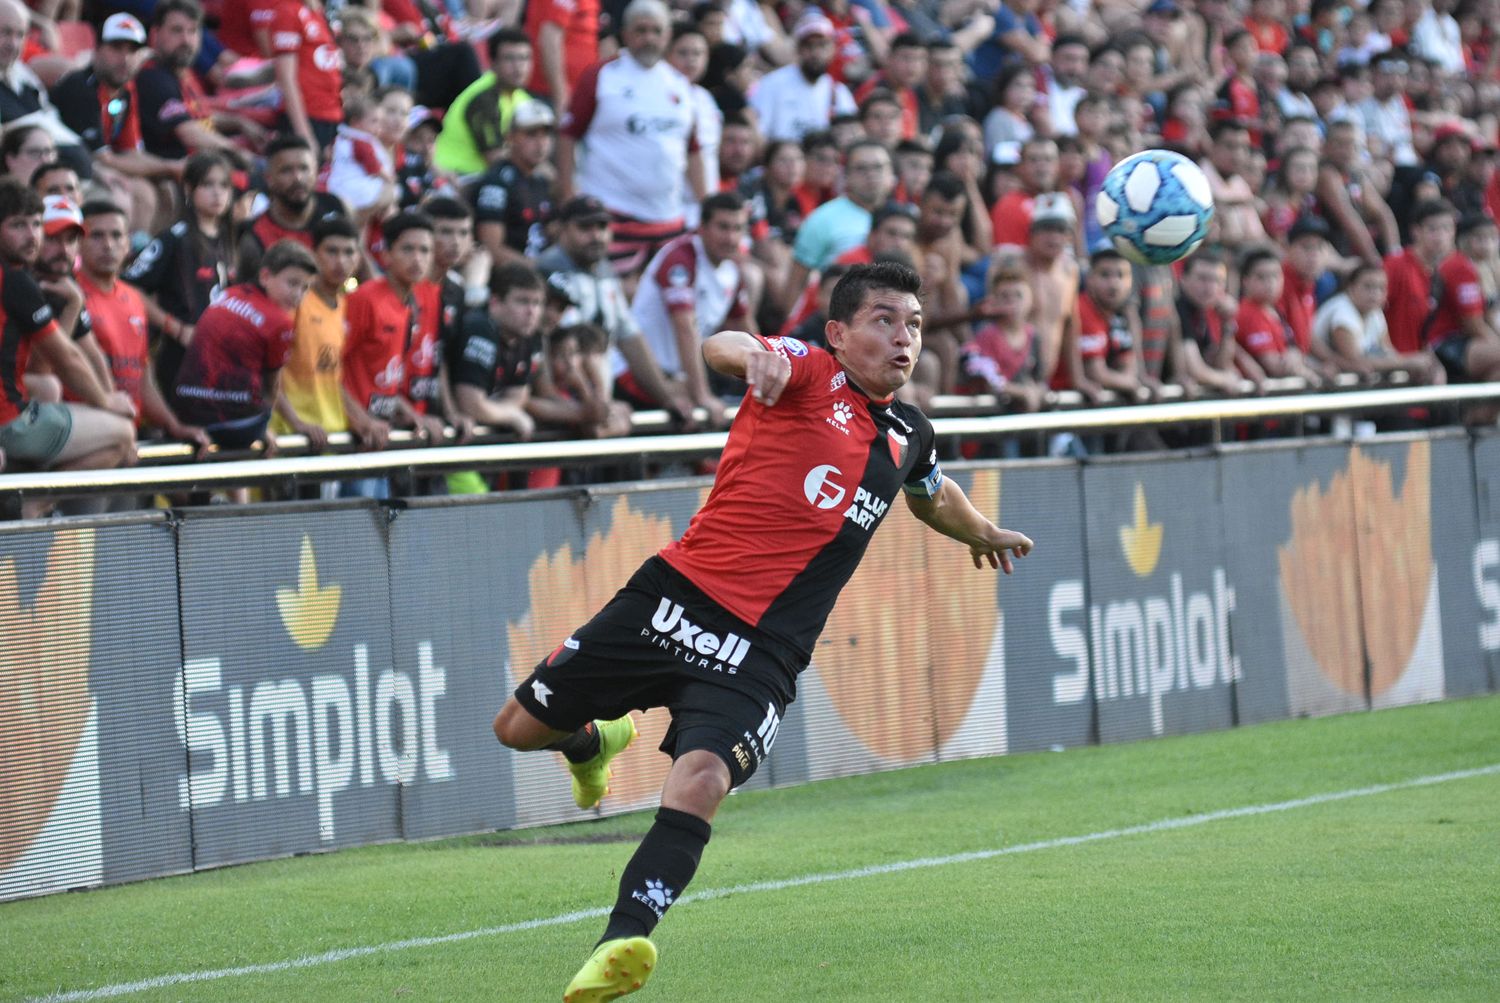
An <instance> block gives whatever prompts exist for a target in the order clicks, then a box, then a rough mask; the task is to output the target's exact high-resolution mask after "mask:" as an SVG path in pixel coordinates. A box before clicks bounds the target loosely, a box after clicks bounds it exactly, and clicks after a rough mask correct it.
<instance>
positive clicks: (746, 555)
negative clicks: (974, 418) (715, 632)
mask: <svg viewBox="0 0 1500 1003" xmlns="http://www.w3.org/2000/svg"><path fill="white" fill-rule="evenodd" d="M759 340H760V341H761V343H762V344H764V345H765V346H766V347H767V348H769V349H771V350H773V351H776V352H779V353H780V354H782V355H783V356H785V357H786V358H787V360H788V361H789V362H791V366H792V375H791V379H790V381H789V382H788V383H787V387H786V389H785V390H784V391H783V392H782V395H781V397H780V399H778V400H777V401H776V403H775V404H774V405H772V406H770V407H766V406H765V405H763V404H760V403H758V402H757V401H755V399H754V398H753V397H752V396H748V395H747V396H746V397H745V399H744V402H743V403H742V404H741V406H740V411H739V415H738V416H737V417H736V418H735V421H734V425H733V427H732V428H731V429H730V430H729V442H728V444H727V445H726V447H725V450H724V453H723V455H722V457H721V458H720V460H719V472H718V477H717V479H716V480H715V481H714V487H713V491H712V492H710V494H709V496H708V501H707V502H705V503H704V506H703V508H702V509H701V510H700V511H699V512H698V514H697V515H696V516H694V517H693V521H692V523H691V524H690V525H689V526H688V529H687V532H686V533H684V534H683V536H682V539H680V540H678V541H677V542H675V543H673V544H671V545H669V546H668V547H667V548H666V549H664V550H663V551H662V552H661V556H662V557H663V558H664V559H665V560H666V561H667V562H668V563H669V564H671V565H672V566H673V567H674V568H676V569H677V570H678V571H680V572H681V573H682V574H683V575H685V576H686V577H687V578H688V579H689V580H690V581H691V582H692V583H693V584H694V585H696V586H697V587H698V588H700V589H702V590H703V592H704V593H705V594H707V595H708V597H709V598H711V599H713V600H714V601H715V602H717V603H718V604H719V605H721V606H723V607H724V608H725V609H726V610H728V611H729V612H731V613H733V614H734V615H735V616H737V617H739V618H740V619H742V620H744V621H745V622H746V623H748V624H751V625H752V626H754V627H756V628H757V629H758V630H760V631H761V632H763V633H764V634H766V635H767V636H769V637H771V638H773V639H775V640H777V641H779V642H782V643H784V644H787V645H790V646H792V647H793V648H795V649H796V650H797V651H799V652H801V653H802V654H803V655H805V656H808V657H810V656H811V654H812V648H813V644H814V643H815V642H816V641H817V638H818V635H819V634H820V633H821V632H822V630H823V624H824V622H825V621H827V619H828V614H829V613H830V612H831V611H832V610H833V604H834V601H835V600H837V599H838V595H839V591H840V590H841V589H843V587H844V585H845V583H847V582H848V581H849V578H850V577H851V576H852V575H853V574H854V569H855V568H856V567H858V565H859V562H860V559H861V558H862V557H863V556H864V553H865V548H866V547H868V546H869V543H870V536H871V534H872V533H874V532H875V529H876V527H877V526H879V525H880V522H881V520H882V519H883V518H885V515H886V513H887V512H888V511H889V510H890V506H891V503H892V502H893V501H894V500H895V498H896V495H897V493H898V492H899V491H900V490H901V489H902V488H903V487H904V488H905V489H906V490H907V491H909V492H911V493H913V494H917V495H921V496H924V497H928V496H932V495H935V494H936V493H937V490H938V487H939V486H940V485H941V483H942V473H941V472H940V471H939V469H938V464H937V450H936V448H935V446H934V438H933V431H932V423H931V422H929V421H928V420H927V417H926V416H925V415H923V414H922V412H921V411H919V410H917V408H915V407H913V406H911V405H910V404H906V403H903V402H901V401H897V400H894V399H886V400H872V399H871V398H870V397H868V396H866V395H865V394H864V393H863V392H861V391H860V390H859V388H858V387H856V386H855V385H854V384H853V383H852V382H850V381H849V377H848V374H847V373H846V372H845V370H844V368H843V366H842V365H840V364H839V362H838V361H837V360H836V359H835V358H834V357H833V356H831V355H829V354H828V353H827V352H825V351H823V350H822V349H820V348H815V347H811V346H808V345H806V344H804V343H803V342H801V341H798V340H797V339H795V338H760V339H759Z"/></svg>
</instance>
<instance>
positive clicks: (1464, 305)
mask: <svg viewBox="0 0 1500 1003" xmlns="http://www.w3.org/2000/svg"><path fill="white" fill-rule="evenodd" d="M1497 255H1500V230H1497V229H1496V227H1495V221H1494V220H1492V219H1490V218H1489V217H1488V216H1483V215H1478V214H1476V215H1473V216H1466V217H1464V219H1463V221H1462V222H1461V223H1460V224H1459V226H1458V249H1457V250H1455V251H1454V252H1453V253H1452V254H1450V255H1448V257H1447V258H1446V259H1444V261H1443V263H1442V264H1441V265H1439V266H1438V269H1437V274H1436V276H1435V277H1434V278H1433V281H1432V290H1433V298H1434V299H1435V300H1436V301H1437V304H1436V306H1435V307H1434V308H1433V312H1432V316H1431V318H1430V320H1429V322H1428V327H1427V332H1426V334H1427V343H1428V344H1429V345H1430V346H1431V347H1432V351H1433V353H1434V354H1436V355H1437V357H1438V360H1439V361H1440V362H1442V364H1443V368H1444V369H1445V370H1447V373H1448V380H1449V382H1452V383H1469V382H1476V383H1484V382H1488V381H1490V380H1500V332H1497V331H1496V330H1495V325H1494V323H1493V322H1492V321H1491V319H1490V313H1489V306H1490V304H1488V303H1486V302H1485V295H1484V285H1483V283H1482V282H1481V281H1480V278H1479V271H1478V269H1477V268H1475V265H1474V263H1475V261H1492V260H1494V259H1495V258H1496V257H1497ZM1484 416H1485V421H1484V423H1486V424H1488V423H1493V422H1494V420H1495V414H1494V409H1493V408H1491V407H1486V408H1485V409H1484ZM1470 421H1471V422H1475V416H1474V415H1472V414H1471V415H1470ZM1475 423H1477V422H1475Z"/></svg>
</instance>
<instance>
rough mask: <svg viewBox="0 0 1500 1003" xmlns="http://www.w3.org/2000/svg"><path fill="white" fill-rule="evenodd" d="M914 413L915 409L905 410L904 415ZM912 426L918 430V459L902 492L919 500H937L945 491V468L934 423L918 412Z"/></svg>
mask: <svg viewBox="0 0 1500 1003" xmlns="http://www.w3.org/2000/svg"><path fill="white" fill-rule="evenodd" d="M913 411H915V409H914V408H913V409H903V414H905V415H911V414H912V412H913ZM911 425H912V427H913V428H914V429H915V430H916V435H917V457H918V459H917V465H916V466H915V467H913V468H912V471H911V476H910V477H908V478H907V479H906V482H905V483H904V484H902V485H901V490H902V491H905V492H906V493H907V494H909V495H915V496H916V497H918V498H936V497H937V495H938V492H939V491H941V490H942V489H943V468H942V467H941V466H940V465H939V464H938V455H937V434H936V433H935V432H934V431H933V430H932V422H930V421H928V420H927V416H926V415H924V414H922V413H921V412H916V415H915V420H913V421H912V422H911Z"/></svg>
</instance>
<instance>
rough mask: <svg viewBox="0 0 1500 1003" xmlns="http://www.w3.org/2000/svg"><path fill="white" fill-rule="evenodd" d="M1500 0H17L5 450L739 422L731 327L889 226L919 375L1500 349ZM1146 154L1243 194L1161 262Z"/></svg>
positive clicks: (788, 318)
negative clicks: (1143, 233)
mask: <svg viewBox="0 0 1500 1003" xmlns="http://www.w3.org/2000/svg"><path fill="white" fill-rule="evenodd" d="M1497 12H1500V0H1456V2H1455V0H1370V2H1369V3H1368V5H1367V6H1364V5H1361V3H1360V2H1359V0H1004V2H1001V3H996V2H995V0H825V2H824V3H822V4H821V5H814V4H811V3H806V2H801V0H786V2H783V3H779V4H774V3H771V2H769V0H765V2H757V0H698V2H691V3H689V2H685V0H675V2H673V3H671V4H668V3H664V2H662V0H629V2H628V4H627V3H625V2H623V0H527V2H524V3H519V2H516V0H467V2H466V0H379V2H376V0H368V2H366V3H356V2H355V0H344V2H342V3H338V2H335V0H221V2H219V3H213V2H206V3H205V4H204V5H203V6H200V4H199V3H198V0H98V2H93V0H83V2H82V4H81V5H80V0H31V3H30V6H27V5H24V4H23V3H22V2H21V0H0V312H3V332H0V463H3V464H4V465H5V466H6V467H9V468H11V469H17V468H19V469H84V468H97V467H107V466H115V465H120V464H126V463H130V462H132V461H133V459H134V457H135V444H136V443H137V441H138V440H139V439H140V438H142V437H157V438H167V439H173V440H179V441H184V442H189V443H192V444H194V445H196V446H198V447H200V448H207V447H208V446H209V445H210V444H213V445H216V446H218V447H220V448H224V449H237V448H243V447H246V446H248V445H251V444H253V443H255V442H257V441H264V442H266V443H268V444H269V445H272V446H274V434H273V433H297V434H300V435H302V436H305V437H306V439H307V441H308V442H309V444H310V446H311V448H312V449H313V450H315V451H317V450H321V449H323V448H325V447H326V446H327V442H328V437H329V436H330V435H332V434H335V433H339V432H348V433H350V434H351V435H352V436H353V437H354V438H355V439H356V440H357V441H358V443H359V444H360V445H361V446H362V447H363V448H366V449H376V450H378V449H382V448H385V447H386V446H387V444H388V442H389V439H390V434H391V431H392V429H397V428H404V429H409V430H411V431H412V432H413V433H415V434H416V435H417V436H418V437H420V438H423V439H426V440H428V441H430V442H432V443H435V444H436V443H443V442H457V443H463V442H466V441H469V439H470V437H471V436H472V433H473V430H474V428H475V427H476V426H486V427H488V428H491V429H496V430H500V431H502V432H506V433H509V434H512V435H514V436H515V437H517V438H520V439H527V438H530V437H533V436H535V435H537V434H539V431H541V430H544V431H545V432H546V433H547V434H549V435H568V436H579V437H597V436H618V435H625V434H629V432H630V429H631V411H632V409H637V408H652V409H665V410H666V411H667V412H668V413H669V414H670V415H671V416H672V418H673V420H674V422H675V424H676V425H677V426H678V427H680V428H682V429H684V430H692V429H696V428H717V427H723V426H724V424H725V422H726V413H725V412H726V405H728V404H731V403H733V402H734V401H735V400H736V399H737V397H738V393H739V390H740V389H741V388H736V387H734V386H732V385H729V384H727V383H726V382H725V381H723V380H721V379H720V378H719V377H718V376H717V375H716V374H713V373H711V372H709V371H708V370H707V369H706V367H705V366H704V365H703V363H702V357H701V353H700V351H699V344H700V342H701V340H702V339H703V338H704V337H705V336H707V335H708V334H711V333H713V332H714V331H716V330H720V329H723V328H738V329H745V330H750V331H754V332H758V333H761V334H764V335H767V336H780V337H795V338H798V339H801V340H803V341H806V342H809V343H818V342H820V341H821V338H822V328H823V325H824V315H825V312H826V309H827V303H828V296H829V293H830V291H831V288H832V286H833V284H834V283H835V282H836V281H837V279H838V277H839V275H841V274H842V273H843V272H844V271H845V270H847V269H848V268H849V267H850V266H852V265H855V264H859V263H865V262H871V261H879V260H887V259H894V260H901V261H905V262H908V263H910V264H911V265H913V266H914V267H915V268H916V269H917V270H918V271H919V272H920V273H921V275H922V277H923V283H924V287H925V315H926V320H925V330H924V342H925V348H926V352H925V353H924V354H923V356H922V359H921V362H920V365H919V367H918V370H917V373H916V375H915V377H914V379H913V381H912V383H911V384H910V385H909V386H908V387H907V388H906V389H905V390H904V391H903V392H904V393H909V394H911V395H912V397H913V398H914V399H915V400H916V401H917V402H918V403H919V404H927V403H930V402H931V400H932V398H933V397H935V396H937V395H947V394H975V395H989V396H990V397H992V398H993V399H994V400H995V404H994V407H995V408H996V409H998V410H1005V411H1032V410H1037V409H1042V408H1046V407H1049V406H1052V405H1053V404H1054V403H1055V402H1056V400H1057V399H1058V395H1059V393H1060V392H1063V391H1072V392H1073V395H1074V396H1076V397H1081V399H1082V400H1083V401H1084V402H1086V403H1098V402H1101V401H1105V400H1109V401H1127V402H1129V401H1149V400H1153V399H1160V398H1161V397H1163V396H1165V395H1167V394H1168V389H1167V388H1169V387H1173V386H1175V387H1176V388H1178V389H1177V390H1176V391H1173V394H1174V395H1175V394H1182V395H1187V396H1199V395H1217V396H1232V395H1238V394H1243V393H1256V392H1260V391H1261V390H1262V389H1263V388H1264V387H1265V385H1266V381H1267V380H1270V379H1275V378H1285V377H1294V378H1297V379H1300V380H1302V381H1303V382H1304V383H1305V384H1306V385H1307V386H1308V387H1310V388H1313V389H1316V388H1319V387H1322V386H1324V385H1325V384H1329V383H1330V382H1331V381H1334V380H1335V379H1336V378H1338V377H1339V376H1340V375H1341V374H1354V375H1355V376H1357V377H1358V378H1359V379H1361V380H1368V381H1378V380H1381V379H1385V378H1387V376H1388V375H1389V374H1392V373H1402V374H1404V375H1405V377H1406V378H1407V379H1409V380H1412V381H1416V382H1421V383H1436V382H1443V381H1466V380H1492V379H1496V378H1500V334H1497V331H1500V324H1497V322H1500V233H1497V230H1496V225H1495V213H1496V210H1497V209H1500V177H1497V175H1496V171H1495V167H1496V140H1497V128H1500V117H1497V116H1500V38H1497V29H1496V24H1497V18H1496V14H1497ZM1155 147H1164V148H1169V149H1173V150H1176V151H1178V152H1181V153H1183V154H1185V155H1187V156H1188V157H1190V158H1192V159H1193V160H1195V161H1197V162H1198V163H1199V164H1200V165H1201V166H1202V168H1203V170H1204V172H1205V173H1206V175H1207V176H1208V179H1209V182H1210V185H1211V187H1212V192H1213V196H1214V200H1215V204H1216V212H1215V216H1214V220H1213V224H1212V229H1211V232H1210V236H1209V240H1208V241H1207V243H1206V245H1205V246H1204V247H1203V248H1202V249H1201V250H1199V251H1198V252H1197V253H1195V254H1194V255H1193V256H1191V257H1189V258H1188V259H1187V260H1186V261H1184V262H1179V263H1178V264H1177V265H1175V266H1162V267H1151V268H1146V267H1139V266H1134V265H1131V264H1130V263H1129V262H1127V261H1126V260H1125V259H1124V258H1122V257H1121V256H1120V254H1119V252H1118V251H1117V250H1116V249H1115V248H1113V247H1112V246H1110V244H1109V242H1108V240H1107V239H1106V238H1105V237H1104V235H1103V233H1102V231H1101V228H1100V225H1099V221H1098V219H1097V218H1096V216H1095V212H1094V196H1095V194H1096V193H1097V191H1098V190H1099V188H1100V186H1101V184H1102V183H1103V179H1104V177H1105V175H1106V174H1107V172H1108V171H1109V168H1110V167H1111V165H1112V164H1114V163H1115V162H1117V161H1118V160H1120V159H1121V158H1123V157H1125V156H1128V155H1129V154H1131V153H1133V152H1135V151H1138V150H1143V149H1149V148H1155ZM987 399H988V397H987ZM1482 417H1483V416H1482ZM0 469H4V468H3V467H0ZM538 474H539V475H540V478H539V479H538ZM556 476H557V472H556V471H542V472H536V473H534V474H533V478H532V480H531V483H546V482H547V478H548V477H553V478H555V477H556ZM491 485H492V482H491V481H489V480H488V479H487V478H486V477H484V476H481V475H480V474H477V473H476V474H457V475H453V476H451V477H449V478H448V479H447V490H449V491H454V492H462V491H482V490H486V489H488V488H489V487H490V486H491ZM339 490H340V491H342V492H344V493H353V494H365V495H376V496H379V495H381V494H383V493H384V492H385V491H387V490H388V485H386V484H385V483H384V482H381V481H360V482H351V483H346V484H343V485H340V486H339Z"/></svg>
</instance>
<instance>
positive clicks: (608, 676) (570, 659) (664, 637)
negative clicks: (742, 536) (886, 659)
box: [515, 557, 802, 787]
mask: <svg viewBox="0 0 1500 1003" xmlns="http://www.w3.org/2000/svg"><path fill="white" fill-rule="evenodd" d="M801 668H802V665H801V664H800V663H799V661H798V658H797V656H796V655H795V654H793V653H789V652H787V651H786V650H785V649H783V648H781V647H780V646H778V645H776V644H775V643H774V642H772V641H770V640H769V639H767V638H766V637H765V636H764V635H762V634H761V633H760V632H758V631H757V630H755V628H753V627H751V626H749V625H748V624H746V623H745V622H744V621H742V620H740V619H739V618H738V617H736V616H734V615H733V614H731V613H729V612H727V611H726V610H724V609H723V608H722V607H720V606H719V605H718V604H716V603H714V602H713V601H712V600H710V599H709V598H708V597H707V596H705V595H704V594H703V593H702V592H701V591H700V590H699V589H698V588H697V587H696V586H694V585H693V584H692V583H691V582H689V581H688V580H687V579H686V578H684V577H683V576H682V575H681V574H680V573H678V572H677V571H676V570H675V569H674V568H672V566H671V565H669V564H667V562H666V561H664V560H662V559H661V558H660V557H652V558H651V559H649V560H648V561H646V563H645V564H643V565H641V568H640V570H639V571H637V572H636V573H635V574H634V575H632V576H631V578H630V581H629V582H627V583H626V585H625V587H624V588H622V589H621V590H620V591H619V592H617V593H615V596H614V598H613V599H611V600H610V601H609V603H608V604H607V605H606V606H605V607H604V608H603V609H602V610H600V611H599V612H598V614H596V615H595V616H594V618H593V619H592V620H590V621H589V622H588V623H586V624H584V625H583V626H582V627H580V628H578V629H577V630H576V631H574V632H573V636H572V637H569V638H568V639H567V640H565V641H564V642H563V643H562V644H560V645H558V646H557V649H556V650H555V651H553V652H552V654H550V655H548V656H547V657H546V658H545V659H544V660H543V661H542V662H541V663H540V664H539V665H537V667H536V668H535V669H534V670H533V671H532V673H531V675H530V676H529V677H527V679H526V681H525V682H523V683H521V685H520V686H518V687H517V688H516V693H515V696H516V700H518V701H519V702H520V704H521V706H523V707H525V708H526V710H527V711H529V712H530V713H531V714H532V716H533V717H535V718H536V719H537V720H539V721H541V722H542V723H543V724H545V725H547V726H548V727H550V728H554V729H556V730H558V731H574V730H576V729H578V728H581V727H582V726H583V725H585V724H587V723H588V722H589V721H592V720H595V719H599V720H604V721H608V720H611V719H613V718H617V717H620V716H622V715H624V714H626V713H627V712H629V711H632V710H646V709H647V708H651V707H666V708H667V709H668V710H669V711H670V712H671V714H672V724H671V727H670V728H668V729H667V735H666V738H664V739H663V740H662V743H661V751H663V752H665V753H666V754H667V755H669V756H671V757H672V758H673V759H676V758H677V757H678V756H681V755H682V754H683V753H686V752H690V751H692V750H694V749H706V750H708V751H709V752H712V753H714V754H715V755H717V756H718V757H719V758H720V759H722V760H723V761H724V764H725V765H726V766H728V767H729V774H730V782H731V786H734V787H738V786H739V785H740V784H743V783H744V782H745V781H746V780H749V779H750V776H751V774H753V773H754V772H755V770H756V768H757V767H758V766H760V764H761V762H762V761H763V760H764V759H765V758H766V756H767V755H769V754H770V751H771V746H772V744H773V743H774V742H775V740H776V731H777V729H778V728H779V727H780V725H781V717H782V714H783V713H784V712H785V711H786V707H787V705H788V704H790V703H791V702H792V699H793V697H794V696H795V694H796V677H797V673H798V671H800V669H801Z"/></svg>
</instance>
